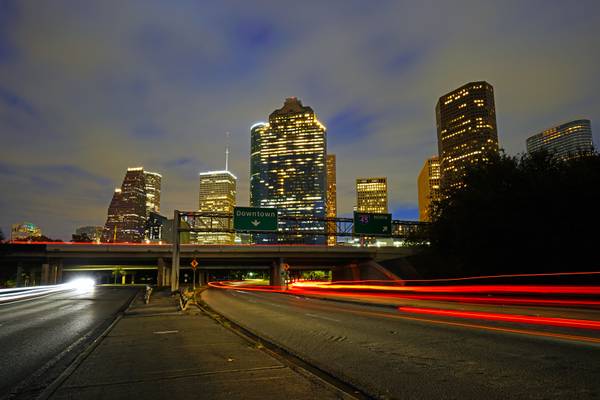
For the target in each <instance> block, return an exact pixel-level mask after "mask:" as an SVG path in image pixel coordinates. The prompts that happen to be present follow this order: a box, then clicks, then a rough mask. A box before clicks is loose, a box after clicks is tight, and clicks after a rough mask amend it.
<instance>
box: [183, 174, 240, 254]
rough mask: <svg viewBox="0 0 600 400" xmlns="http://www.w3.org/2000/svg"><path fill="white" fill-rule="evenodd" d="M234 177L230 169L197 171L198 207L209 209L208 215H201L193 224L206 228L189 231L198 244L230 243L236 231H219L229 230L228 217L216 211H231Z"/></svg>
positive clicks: (235, 181) (234, 190) (233, 199)
mask: <svg viewBox="0 0 600 400" xmlns="http://www.w3.org/2000/svg"><path fill="white" fill-rule="evenodd" d="M236 185H237V178H236V177H235V175H233V174H232V173H231V172H229V171H227V170H225V171H209V172H201V173H200V186H199V193H198V211H200V212H204V213H211V214H213V216H211V217H200V218H199V219H198V220H197V221H195V222H196V225H195V227H196V228H200V229H205V230H206V232H194V233H192V241H193V242H195V243H197V244H233V242H234V240H235V234H234V233H233V231H231V232H218V231H225V230H232V229H233V226H232V220H231V218H225V217H223V218H219V214H227V215H233V209H234V207H235V197H236Z"/></svg>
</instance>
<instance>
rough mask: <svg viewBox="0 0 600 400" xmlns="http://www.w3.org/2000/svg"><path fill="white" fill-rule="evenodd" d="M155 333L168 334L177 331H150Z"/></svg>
mask: <svg viewBox="0 0 600 400" xmlns="http://www.w3.org/2000/svg"><path fill="white" fill-rule="evenodd" d="M152 333H154V334H155V335H168V334H171V333H179V331H156V332H152Z"/></svg>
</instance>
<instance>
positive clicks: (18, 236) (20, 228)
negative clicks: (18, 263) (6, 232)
mask: <svg viewBox="0 0 600 400" xmlns="http://www.w3.org/2000/svg"><path fill="white" fill-rule="evenodd" d="M41 236H42V230H41V229H40V228H39V227H38V226H37V225H35V224H32V223H31V222H22V223H20V224H13V225H12V226H11V229H10V240H28V239H31V238H38V237H41Z"/></svg>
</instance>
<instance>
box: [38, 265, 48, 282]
mask: <svg viewBox="0 0 600 400" xmlns="http://www.w3.org/2000/svg"><path fill="white" fill-rule="evenodd" d="M49 283H50V264H48V263H44V264H42V276H41V277H40V285H47V284H49Z"/></svg>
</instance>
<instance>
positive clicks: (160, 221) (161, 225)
mask: <svg viewBox="0 0 600 400" xmlns="http://www.w3.org/2000/svg"><path fill="white" fill-rule="evenodd" d="M166 224H167V217H165V216H163V215H160V214H159V213H157V212H154V211H150V212H149V213H148V218H147V219H146V233H145V237H146V240H147V241H148V242H150V243H161V242H165V243H166V242H170V241H171V239H172V238H171V237H168V238H167V237H166V236H165V225H166Z"/></svg>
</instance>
